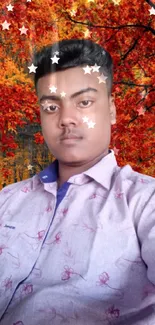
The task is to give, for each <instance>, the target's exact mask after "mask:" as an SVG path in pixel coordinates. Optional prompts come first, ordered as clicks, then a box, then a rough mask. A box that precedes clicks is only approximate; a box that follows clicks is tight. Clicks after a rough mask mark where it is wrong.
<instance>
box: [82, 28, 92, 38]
mask: <svg viewBox="0 0 155 325" xmlns="http://www.w3.org/2000/svg"><path fill="white" fill-rule="evenodd" d="M90 34H91V32H90V30H89V29H87V30H86V31H85V32H84V36H85V37H90Z"/></svg>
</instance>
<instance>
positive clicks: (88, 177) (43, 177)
mask: <svg viewBox="0 0 155 325" xmlns="http://www.w3.org/2000/svg"><path fill="white" fill-rule="evenodd" d="M118 168H119V166H118V165H117V161H116V158H115V154H114V151H113V150H112V149H109V153H108V154H107V155H106V156H104V157H103V158H102V159H101V160H100V161H99V162H98V163H96V164H95V165H94V166H92V167H91V168H89V169H88V170H87V171H84V172H82V173H80V174H76V175H74V176H72V177H70V178H69V179H68V181H67V183H71V184H73V183H74V184H77V185H82V184H85V183H88V182H90V181H92V180H95V181H96V182H98V183H99V184H101V185H102V186H104V187H105V188H107V189H109V188H110V184H111V177H112V175H113V173H114V172H115V170H117V169H118ZM37 176H38V177H37V179H35V178H34V180H33V182H34V183H33V185H34V187H35V185H36V184H38V181H39V182H41V183H43V184H47V183H55V182H57V177H58V160H57V159H56V160H54V162H52V163H51V164H50V165H49V166H47V167H46V168H45V169H44V170H42V171H41V172H39V174H37ZM38 178H39V179H38ZM35 182H37V183H36V184H35ZM51 185H52V184H51ZM44 186H45V185H44ZM46 188H47V187H46Z"/></svg>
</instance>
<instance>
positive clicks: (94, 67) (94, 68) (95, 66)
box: [92, 63, 101, 72]
mask: <svg viewBox="0 0 155 325" xmlns="http://www.w3.org/2000/svg"><path fill="white" fill-rule="evenodd" d="M99 68H101V67H100V66H99V65H97V64H96V63H95V65H93V66H92V69H93V72H99Z"/></svg>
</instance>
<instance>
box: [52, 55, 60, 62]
mask: <svg viewBox="0 0 155 325" xmlns="http://www.w3.org/2000/svg"><path fill="white" fill-rule="evenodd" d="M51 60H52V64H53V63H58V60H60V58H57V56H56V54H55V55H54V57H53V58H51Z"/></svg>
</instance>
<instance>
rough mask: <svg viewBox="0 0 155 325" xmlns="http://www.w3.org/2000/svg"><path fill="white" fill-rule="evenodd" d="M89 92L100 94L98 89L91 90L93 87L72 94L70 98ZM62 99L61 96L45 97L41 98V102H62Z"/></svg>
mask: <svg viewBox="0 0 155 325" xmlns="http://www.w3.org/2000/svg"><path fill="white" fill-rule="evenodd" d="M87 91H94V92H98V90H97V89H96V88H91V87H88V88H85V89H81V90H79V91H77V92H76V93H74V94H72V95H71V96H70V98H71V99H72V98H75V97H77V96H79V95H81V94H83V93H86V92H87ZM61 99H62V98H61V97H60V96H57V95H47V96H46V95H43V96H42V97H41V98H40V100H39V101H40V102H42V101H44V100H61Z"/></svg>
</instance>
